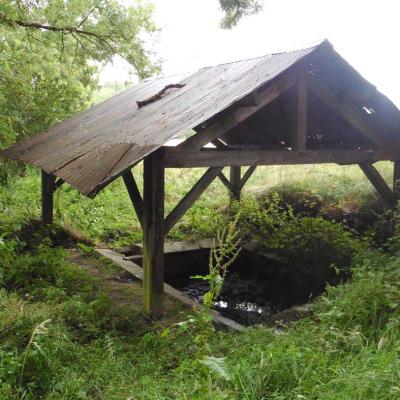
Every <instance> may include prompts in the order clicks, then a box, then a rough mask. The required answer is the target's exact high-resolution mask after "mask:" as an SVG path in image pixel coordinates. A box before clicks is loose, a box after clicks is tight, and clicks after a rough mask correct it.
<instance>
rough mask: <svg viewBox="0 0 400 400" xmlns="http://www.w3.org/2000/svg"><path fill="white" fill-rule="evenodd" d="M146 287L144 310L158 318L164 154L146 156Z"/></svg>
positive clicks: (161, 305) (161, 280)
mask: <svg viewBox="0 0 400 400" xmlns="http://www.w3.org/2000/svg"><path fill="white" fill-rule="evenodd" d="M143 176H144V180H143V182H144V185H143V186H144V189H143V205H144V210H143V274H144V278H143V291H144V300H143V307H144V312H145V314H147V315H150V316H152V317H156V318H159V317H161V316H162V315H163V313H164V291H163V283H164V178H165V170H164V154H163V152H162V151H156V152H154V153H152V154H150V155H149V156H147V157H146V158H145V159H144V173H143Z"/></svg>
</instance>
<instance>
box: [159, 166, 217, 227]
mask: <svg viewBox="0 0 400 400" xmlns="http://www.w3.org/2000/svg"><path fill="white" fill-rule="evenodd" d="M222 169H223V168H222V167H219V168H209V169H208V170H207V171H206V172H205V173H204V175H203V176H202V177H201V178H200V179H199V180H198V181H197V183H196V184H195V185H194V186H193V187H192V189H190V190H189V192H188V193H187V194H186V196H184V197H183V199H182V200H181V201H180V202H179V203H178V204H177V205H176V207H175V208H174V209H173V210H172V211H171V212H170V214H169V215H168V217H167V218H166V220H165V233H168V232H169V231H170V230H171V229H172V227H173V226H174V225H175V224H176V223H177V222H178V221H179V219H180V218H182V216H183V215H184V214H185V212H186V211H187V210H188V209H189V208H190V207H191V206H192V204H193V203H194V202H195V201H196V200H197V199H198V198H199V197H200V196H201V194H202V193H203V192H204V190H206V189H207V187H208V186H209V185H210V184H211V182H212V181H213V180H214V179H215V178H216V177H217V176H218V174H219V173H220V172H221V171H222Z"/></svg>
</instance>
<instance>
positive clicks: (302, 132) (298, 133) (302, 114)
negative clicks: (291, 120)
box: [291, 70, 308, 151]
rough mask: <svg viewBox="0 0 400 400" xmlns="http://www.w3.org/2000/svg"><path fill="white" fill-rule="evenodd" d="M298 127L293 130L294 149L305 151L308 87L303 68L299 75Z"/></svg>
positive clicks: (297, 87)
mask: <svg viewBox="0 0 400 400" xmlns="http://www.w3.org/2000/svg"><path fill="white" fill-rule="evenodd" d="M296 89H297V99H296V127H295V130H294V132H293V138H292V143H291V145H292V149H293V150H297V151H304V150H306V147H307V119H308V89H307V77H306V75H305V72H304V71H303V70H301V71H299V73H298V76H297V85H296Z"/></svg>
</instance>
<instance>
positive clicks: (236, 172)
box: [230, 167, 241, 201]
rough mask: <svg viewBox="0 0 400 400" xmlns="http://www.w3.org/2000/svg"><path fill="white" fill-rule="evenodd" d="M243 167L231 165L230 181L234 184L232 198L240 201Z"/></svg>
mask: <svg viewBox="0 0 400 400" xmlns="http://www.w3.org/2000/svg"><path fill="white" fill-rule="evenodd" d="M240 178H241V168H240V167H231V168H230V182H231V185H232V196H231V199H232V200H236V201H239V200H240V191H241V184H240Z"/></svg>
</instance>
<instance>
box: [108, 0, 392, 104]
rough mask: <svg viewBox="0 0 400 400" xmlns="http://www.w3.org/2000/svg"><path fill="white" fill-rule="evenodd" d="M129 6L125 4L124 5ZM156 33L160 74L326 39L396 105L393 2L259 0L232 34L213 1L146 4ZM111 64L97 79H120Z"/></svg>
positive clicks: (119, 65)
mask: <svg viewBox="0 0 400 400" xmlns="http://www.w3.org/2000/svg"><path fill="white" fill-rule="evenodd" d="M124 2H125V3H126V4H130V3H132V4H133V2H131V1H130V0H124ZM152 2H153V4H154V6H155V13H154V20H155V22H156V24H157V26H158V27H159V28H160V29H161V32H160V33H159V37H158V40H157V43H156V44H155V47H154V50H155V51H156V53H157V54H158V56H159V57H161V59H162V60H163V74H166V75H168V74H175V73H180V72H190V71H193V70H196V69H198V68H200V67H203V66H206V65H213V64H218V63H222V62H227V61H233V60H239V59H243V58H247V57H257V56H261V55H264V54H267V53H270V52H276V51H285V50H291V49H295V48H301V47H305V46H308V45H310V44H313V43H314V42H315V41H318V40H322V39H325V38H327V39H328V40H329V41H330V42H331V43H332V44H333V45H334V47H335V49H336V50H337V51H338V52H339V53H340V54H341V55H342V56H343V57H344V58H345V59H346V60H347V61H349V62H350V63H351V64H352V65H353V66H354V67H355V68H356V69H357V70H358V71H359V72H360V73H361V74H362V75H363V76H364V77H365V78H366V79H368V80H369V81H370V82H372V83H373V84H374V85H376V86H377V87H378V89H379V90H381V91H382V92H383V93H385V94H386V95H387V96H388V97H389V98H391V99H392V100H393V101H394V102H395V103H396V104H397V105H398V106H400V46H399V40H400V1H399V0H379V1H373V0H265V2H264V10H263V11H262V12H261V13H260V14H258V15H256V16H251V17H246V18H244V19H243V20H242V21H241V22H240V23H239V25H238V26H237V27H235V28H233V29H232V30H223V29H220V28H219V22H220V19H221V15H222V14H221V12H220V10H219V7H218V1H217V0H153V1H152ZM127 77H128V66H127V65H126V64H125V63H123V62H121V61H118V60H117V61H116V62H115V63H114V65H113V66H109V67H107V68H105V69H104V71H103V72H102V74H101V81H102V82H105V81H123V80H126V79H127Z"/></svg>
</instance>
